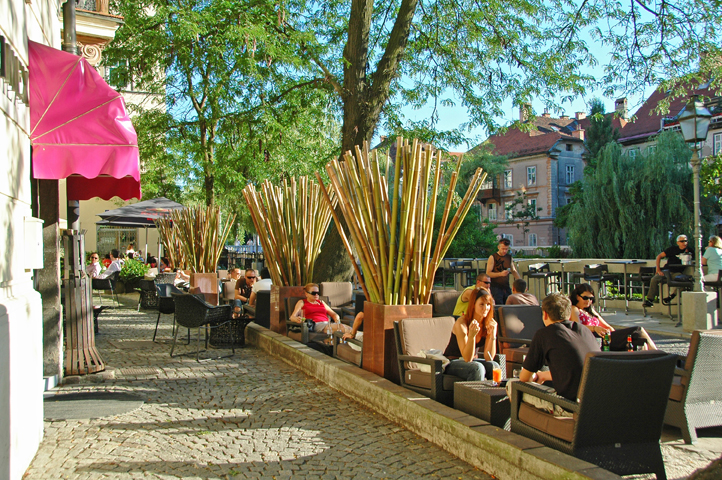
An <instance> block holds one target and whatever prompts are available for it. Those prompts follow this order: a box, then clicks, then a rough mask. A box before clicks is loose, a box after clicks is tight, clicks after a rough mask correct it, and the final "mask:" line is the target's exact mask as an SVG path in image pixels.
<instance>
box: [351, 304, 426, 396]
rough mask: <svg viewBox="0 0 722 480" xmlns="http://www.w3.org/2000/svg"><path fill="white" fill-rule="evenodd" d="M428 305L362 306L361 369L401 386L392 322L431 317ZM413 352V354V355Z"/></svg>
mask: <svg viewBox="0 0 722 480" xmlns="http://www.w3.org/2000/svg"><path fill="white" fill-rule="evenodd" d="M431 316H432V306H431V305H430V304H429V305H380V304H378V303H371V302H365V303H364V342H363V343H364V346H363V369H364V370H368V371H369V372H373V373H375V374H377V375H381V376H382V377H384V378H387V379H389V380H391V381H392V382H394V383H397V384H398V383H400V379H399V366H398V364H397V360H396V359H397V356H396V343H395V340H394V321H396V320H401V319H403V318H431ZM415 353H416V352H415Z"/></svg>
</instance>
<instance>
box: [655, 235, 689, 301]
mask: <svg viewBox="0 0 722 480" xmlns="http://www.w3.org/2000/svg"><path fill="white" fill-rule="evenodd" d="M683 253H688V254H690V255H693V256H694V250H693V249H692V247H690V246H689V241H688V240H687V235H684V234H683V235H679V236H677V244H676V245H672V246H671V247H669V248H667V249H666V250H664V251H663V252H661V253H660V254H659V255H657V260H656V263H655V264H656V266H657V274H656V275H655V276H654V277H652V281H651V282H649V291H648V292H647V299H646V300H645V301H644V306H645V307H651V306H652V305H654V304H653V303H652V302H654V298H655V297H656V296H657V294H658V293H659V284H660V282H662V281H664V278H665V277H664V272H663V271H662V268H661V267H660V265H659V262H660V261H661V260H662V259H663V258H666V259H667V264H666V265H665V270H666V269H667V267H669V266H670V265H682V259H681V258H679V256H680V255H682V254H683ZM673 298H674V294H673V295H670V296H669V297H667V298H665V299H664V301H665V302H667V303H669V302H670V301H671V300H672V299H673Z"/></svg>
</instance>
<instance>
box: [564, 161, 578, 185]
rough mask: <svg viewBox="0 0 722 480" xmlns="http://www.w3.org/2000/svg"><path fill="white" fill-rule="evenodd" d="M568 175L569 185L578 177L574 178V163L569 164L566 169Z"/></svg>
mask: <svg viewBox="0 0 722 480" xmlns="http://www.w3.org/2000/svg"><path fill="white" fill-rule="evenodd" d="M566 177H567V185H571V184H572V183H574V181H575V180H576V178H574V165H567V171H566Z"/></svg>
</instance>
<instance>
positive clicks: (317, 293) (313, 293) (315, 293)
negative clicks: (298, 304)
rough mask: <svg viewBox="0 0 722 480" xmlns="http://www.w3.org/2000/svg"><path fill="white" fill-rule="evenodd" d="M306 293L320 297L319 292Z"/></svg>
mask: <svg viewBox="0 0 722 480" xmlns="http://www.w3.org/2000/svg"><path fill="white" fill-rule="evenodd" d="M306 293H308V294H309V295H319V292H306Z"/></svg>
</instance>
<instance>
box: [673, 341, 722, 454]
mask: <svg viewBox="0 0 722 480" xmlns="http://www.w3.org/2000/svg"><path fill="white" fill-rule="evenodd" d="M720 359H722V331H720V330H695V331H694V332H692V338H691V341H690V343H689V352H688V353H687V356H686V357H681V360H682V362H683V367H682V368H677V369H675V371H674V379H673V380H672V389H671V390H670V392H669V401H668V402H667V413H666V414H665V416H664V423H666V424H667V425H672V426H674V427H678V428H680V429H681V430H682V438H684V443H688V444H690V443H695V442H696V441H697V430H696V429H698V428H705V427H719V426H722V383H720V378H721V377H722V361H720Z"/></svg>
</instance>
